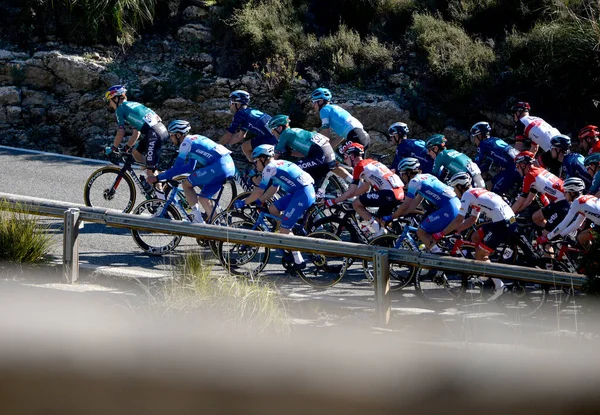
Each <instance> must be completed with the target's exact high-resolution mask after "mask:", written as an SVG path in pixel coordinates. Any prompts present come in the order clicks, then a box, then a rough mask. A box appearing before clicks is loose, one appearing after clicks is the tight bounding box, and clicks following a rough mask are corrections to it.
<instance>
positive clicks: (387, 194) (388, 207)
mask: <svg viewBox="0 0 600 415" xmlns="http://www.w3.org/2000/svg"><path fill="white" fill-rule="evenodd" d="M400 190H402V188H400ZM396 193H397V192H394V191H393V190H390V189H385V190H376V191H374V192H369V193H365V194H363V195H360V197H359V198H358V200H360V203H362V205H363V206H366V207H378V208H379V210H378V211H377V215H378V216H387V215H391V214H392V212H393V211H394V210H396V207H398V206H399V205H400V204H401V203H402V200H404V192H402V191H401V192H400V194H401V196H400V199H398V196H397V194H396Z"/></svg>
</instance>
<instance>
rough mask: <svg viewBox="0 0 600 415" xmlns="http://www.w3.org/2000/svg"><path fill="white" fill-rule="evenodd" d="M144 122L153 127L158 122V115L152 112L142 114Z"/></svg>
mask: <svg viewBox="0 0 600 415" xmlns="http://www.w3.org/2000/svg"><path fill="white" fill-rule="evenodd" d="M144 122H145V123H146V124H148V126H150V127H154V126H155V125H156V124H158V123H159V122H160V117H159V116H158V115H156V114H154V113H152V112H149V113H148V114H146V115H144Z"/></svg>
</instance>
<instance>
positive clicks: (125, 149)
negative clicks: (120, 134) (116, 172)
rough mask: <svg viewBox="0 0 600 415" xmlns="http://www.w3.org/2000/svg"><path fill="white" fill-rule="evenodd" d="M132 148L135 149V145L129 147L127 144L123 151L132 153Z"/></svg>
mask: <svg viewBox="0 0 600 415" xmlns="http://www.w3.org/2000/svg"><path fill="white" fill-rule="evenodd" d="M131 150H133V147H129V146H128V145H127V144H125V145H124V146H123V153H125V154H131Z"/></svg>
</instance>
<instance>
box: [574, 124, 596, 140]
mask: <svg viewBox="0 0 600 415" xmlns="http://www.w3.org/2000/svg"><path fill="white" fill-rule="evenodd" d="M599 135H600V132H598V127H596V126H595V125H586V126H585V127H583V128H582V129H581V130H579V134H578V135H577V137H578V138H579V139H580V140H583V139H584V138H588V137H592V138H594V137H598V136H599Z"/></svg>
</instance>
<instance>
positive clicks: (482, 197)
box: [433, 172, 517, 301]
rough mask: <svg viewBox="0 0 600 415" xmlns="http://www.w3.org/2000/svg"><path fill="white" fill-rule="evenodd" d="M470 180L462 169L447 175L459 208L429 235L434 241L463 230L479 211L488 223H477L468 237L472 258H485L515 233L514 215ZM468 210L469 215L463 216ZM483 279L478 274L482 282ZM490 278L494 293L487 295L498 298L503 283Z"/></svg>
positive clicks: (503, 202) (495, 195)
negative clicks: (458, 202) (474, 231)
mask: <svg viewBox="0 0 600 415" xmlns="http://www.w3.org/2000/svg"><path fill="white" fill-rule="evenodd" d="M471 180H472V179H471V176H469V174H467V173H465V172H460V173H456V174H455V175H454V176H452V177H451V178H450V181H449V183H448V184H449V185H450V186H452V187H454V192H455V193H456V196H458V197H459V198H460V199H461V200H460V210H459V211H458V215H457V216H456V218H454V220H453V221H452V222H450V224H449V225H448V226H446V228H444V230H443V231H441V232H437V233H434V234H433V239H434V240H436V241H438V240H440V239H441V238H443V237H444V236H445V235H448V234H450V233H452V232H459V233H460V232H462V231H464V230H465V229H467V228H469V227H471V226H473V225H474V224H475V223H476V222H477V220H478V219H479V214H480V213H481V212H483V213H484V214H485V216H486V217H487V218H488V219H489V220H491V222H485V223H484V224H483V225H482V226H480V227H479V231H478V234H477V235H476V234H474V235H473V238H472V240H473V242H476V243H477V247H476V248H475V259H476V260H477V261H489V260H490V258H489V255H490V254H492V253H493V252H494V251H495V250H496V249H497V248H498V246H500V244H502V243H505V242H507V241H508V238H509V236H510V235H511V234H512V233H514V232H516V230H517V225H516V223H515V214H514V212H513V211H512V209H511V208H510V206H509V205H508V204H507V203H506V202H505V201H504V199H503V198H502V197H501V196H499V195H497V194H496V193H493V192H490V191H489V190H485V189H477V188H473V187H472V186H471ZM469 210H471V212H472V215H471V216H470V217H469V218H468V219H465V217H466V215H467V213H468V211H469ZM486 279H487V278H486V277H480V280H482V281H485V280H486ZM492 281H493V282H494V287H495V289H496V292H495V293H494V295H492V296H491V297H490V298H489V300H490V301H493V300H495V299H497V298H498V297H500V296H501V295H502V293H503V291H504V289H503V287H504V283H503V282H502V280H501V279H499V278H492Z"/></svg>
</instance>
